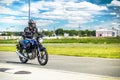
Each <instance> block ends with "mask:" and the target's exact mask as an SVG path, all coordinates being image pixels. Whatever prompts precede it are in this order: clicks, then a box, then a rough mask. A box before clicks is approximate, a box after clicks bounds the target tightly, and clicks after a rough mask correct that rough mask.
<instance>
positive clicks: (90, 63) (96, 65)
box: [0, 52, 120, 80]
mask: <svg viewBox="0 0 120 80" xmlns="http://www.w3.org/2000/svg"><path fill="white" fill-rule="evenodd" d="M0 64H1V66H0V73H1V74H0V77H1V75H7V74H6V72H7V71H8V73H9V71H12V70H13V72H14V73H17V71H16V72H15V71H14V68H15V69H16V68H17V67H19V69H20V67H22V68H23V67H25V68H26V70H27V68H35V69H39V70H48V71H49V72H50V71H51V70H53V71H58V72H60V73H59V75H60V74H63V73H64V74H65V75H66V74H67V73H70V74H71V75H72V74H76V75H75V76H76V78H77V79H76V78H75V79H72V80H84V79H85V76H88V75H89V77H87V78H89V79H90V78H91V79H93V78H94V77H96V78H95V80H103V79H104V78H105V80H120V59H104V58H87V57H70V56H56V55H50V56H49V61H48V64H47V65H46V66H40V65H39V63H38V62H37V59H35V60H31V61H28V63H27V64H22V63H20V61H19V58H18V55H17V54H16V53H14V52H0ZM2 65H5V66H6V67H4V66H2ZM7 66H8V67H7ZM11 66H12V67H13V69H11ZM17 69H18V68H17ZM5 71H6V72H5ZM13 72H12V73H13ZM10 73H11V72H10ZM21 73H22V72H21ZM23 73H25V72H24V71H23ZM27 73H32V71H30V70H27V72H26V74H27ZM33 73H34V72H33ZM55 74H57V73H55V72H54V75H55ZM78 74H79V75H78ZM67 75H68V74H67ZM80 75H81V76H82V77H84V78H82V79H80V78H81V76H80ZM94 75H95V76H94ZM56 77H57V76H56ZM65 77H66V78H68V77H67V76H65ZM79 77H80V78H79ZM69 78H70V76H69ZM98 78H99V79H98ZM56 79H58V78H56ZM89 79H85V80H89ZM91 79H90V80H91ZM0 80H1V79H0ZM5 80H6V79H5ZM8 80H9V79H8ZM16 80H18V79H16ZM23 80H24V79H23ZM31 80H32V79H31ZM46 80H47V79H46ZM53 80H54V79H53ZM60 80H66V79H60ZM67 80H70V79H67ZM93 80H94V79H93Z"/></svg>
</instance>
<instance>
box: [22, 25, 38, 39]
mask: <svg viewBox="0 0 120 80" xmlns="http://www.w3.org/2000/svg"><path fill="white" fill-rule="evenodd" d="M36 35H39V33H38V29H37V28H36V27H33V28H32V29H30V27H26V28H25V29H24V33H23V38H33V37H34V36H36Z"/></svg>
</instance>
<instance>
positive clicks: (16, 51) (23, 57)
mask: <svg viewBox="0 0 120 80" xmlns="http://www.w3.org/2000/svg"><path fill="white" fill-rule="evenodd" d="M16 53H17V54H18V55H19V56H20V57H22V58H25V59H28V58H26V57H25V56H23V55H22V54H21V53H20V52H19V51H16Z"/></svg>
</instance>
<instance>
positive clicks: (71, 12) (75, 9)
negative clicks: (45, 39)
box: [0, 0, 113, 26]
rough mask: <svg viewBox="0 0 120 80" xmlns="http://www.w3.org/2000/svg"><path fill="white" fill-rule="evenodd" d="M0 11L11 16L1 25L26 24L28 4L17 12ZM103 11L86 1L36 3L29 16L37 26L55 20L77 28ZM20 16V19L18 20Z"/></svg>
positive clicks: (0, 7) (8, 9) (102, 8)
mask: <svg viewBox="0 0 120 80" xmlns="http://www.w3.org/2000/svg"><path fill="white" fill-rule="evenodd" d="M7 1H8V0H4V3H7V4H11V3H13V2H14V1H16V0H9V1H8V2H7ZM17 1H19V0H17ZM19 2H20V1H19ZM20 3H21V2H20ZM0 9H1V10H0V14H6V15H7V14H10V15H13V16H8V17H5V18H4V19H0V22H2V23H3V22H4V21H5V22H6V23H10V24H21V23H22V24H24V25H25V24H26V23H27V17H26V16H28V4H24V5H22V6H21V7H20V8H19V9H18V10H14V9H12V8H8V7H5V6H0ZM105 10H106V11H107V10H108V8H107V7H106V6H98V5H95V4H92V3H90V2H86V1H83V2H79V3H77V2H76V0H55V1H54V2H52V1H51V2H50V1H37V2H32V3H31V16H32V17H34V18H37V19H39V20H37V25H38V26H39V25H40V26H47V25H49V24H54V22H55V20H56V21H58V20H66V21H67V22H68V23H67V24H66V26H77V25H78V23H81V24H82V23H87V22H89V21H91V20H93V18H94V16H95V15H98V14H99V15H101V14H102V15H103V13H102V12H101V11H105ZM42 11H43V12H42ZM111 14H113V13H111ZM20 15H21V16H22V17H21V18H20V19H18V16H20ZM5 22H4V23H5ZM61 24H62V23H61ZM76 24H77V25H76Z"/></svg>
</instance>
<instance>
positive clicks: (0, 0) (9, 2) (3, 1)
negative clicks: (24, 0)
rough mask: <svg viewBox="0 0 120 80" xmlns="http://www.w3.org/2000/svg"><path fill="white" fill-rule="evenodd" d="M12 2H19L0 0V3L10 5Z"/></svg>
mask: <svg viewBox="0 0 120 80" xmlns="http://www.w3.org/2000/svg"><path fill="white" fill-rule="evenodd" d="M14 1H19V0H0V3H3V4H7V5H10V4H12V3H13V2H14Z"/></svg>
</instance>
